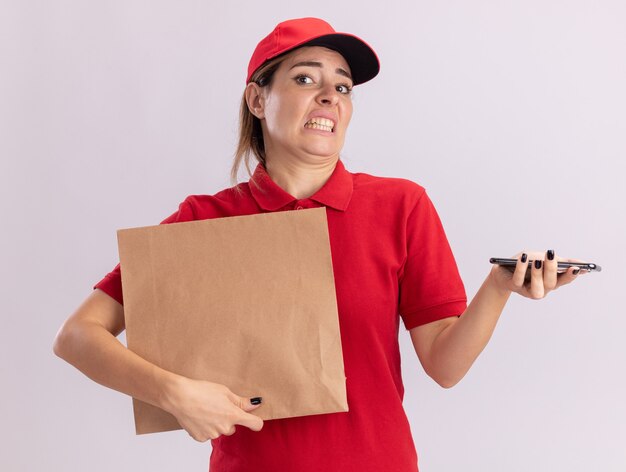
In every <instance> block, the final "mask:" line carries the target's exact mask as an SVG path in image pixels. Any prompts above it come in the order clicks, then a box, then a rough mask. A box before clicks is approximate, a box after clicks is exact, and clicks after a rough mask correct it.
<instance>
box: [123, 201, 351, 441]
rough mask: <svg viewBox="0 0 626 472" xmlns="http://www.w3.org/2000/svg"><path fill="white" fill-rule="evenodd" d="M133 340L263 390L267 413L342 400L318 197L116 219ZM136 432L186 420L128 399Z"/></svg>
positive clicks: (211, 375) (153, 356) (199, 371)
mask: <svg viewBox="0 0 626 472" xmlns="http://www.w3.org/2000/svg"><path fill="white" fill-rule="evenodd" d="M117 234H118V243H119V255H120V263H121V271H122V287H123V296H124V316H125V319H126V340H127V344H128V348H129V349H130V350H132V351H133V352H135V353H137V354H138V355H140V356H141V357H143V358H144V359H147V360H148V361H150V362H152V363H154V364H156V365H158V366H160V367H162V368H164V369H166V370H169V371H171V372H175V373H177V374H180V375H184V376H186V377H190V378H193V379H202V380H208V381H211V382H217V383H221V384H224V385H226V386H227V387H229V388H230V389H231V390H232V391H233V392H235V393H236V394H238V395H241V396H243V397H255V396H261V397H263V404H262V406H260V407H259V408H258V409H256V410H254V412H253V414H255V415H257V416H259V417H260V418H262V419H263V420H271V419H278V418H289V417H294V416H305V415H316V414H325V413H338V412H346V411H348V402H347V397H346V377H345V372H344V364H343V356H342V350H341V336H340V332H339V319H338V314H337V299H336V292H335V283H334V278H333V268H332V259H331V252H330V243H329V237H328V224H327V219H326V209H325V208H323V207H322V208H313V209H306V210H300V211H280V212H273V213H264V214H258V215H247V216H233V217H226V218H215V219H208V220H200V221H191V222H185V223H175V224H167V225H158V226H147V227H142V228H130V229H121V230H119V231H118V233H117ZM133 410H134V416H135V429H136V433H137V434H144V433H154V432H160V431H171V430H175V429H182V428H181V426H180V425H179V424H178V422H177V421H176V418H175V417H174V416H172V415H170V414H169V413H167V412H165V411H163V410H161V409H160V408H157V407H155V406H153V405H150V404H148V403H145V402H142V401H139V400H137V399H133Z"/></svg>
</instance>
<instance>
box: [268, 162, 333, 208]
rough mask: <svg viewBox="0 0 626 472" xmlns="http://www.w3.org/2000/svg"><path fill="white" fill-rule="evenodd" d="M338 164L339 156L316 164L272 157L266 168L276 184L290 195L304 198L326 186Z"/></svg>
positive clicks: (300, 198)
mask: <svg viewBox="0 0 626 472" xmlns="http://www.w3.org/2000/svg"><path fill="white" fill-rule="evenodd" d="M336 165H337V158H334V159H331V160H328V161H323V162H319V163H316V164H305V163H302V162H294V161H281V160H280V159H277V158H272V159H267V160H266V166H265V169H266V170H267V173H268V175H269V176H270V177H271V178H272V180H273V181H274V182H275V183H276V185H278V186H279V187H280V188H282V189H283V190H284V191H285V192H287V193H288V194H289V195H292V196H293V197H295V198H297V199H299V200H302V199H304V198H309V197H310V196H312V195H314V194H315V193H316V192H317V191H318V190H319V189H320V188H322V187H323V186H324V184H325V183H326V181H327V180H328V179H329V178H330V176H331V175H332V173H333V171H334V170H335V166H336Z"/></svg>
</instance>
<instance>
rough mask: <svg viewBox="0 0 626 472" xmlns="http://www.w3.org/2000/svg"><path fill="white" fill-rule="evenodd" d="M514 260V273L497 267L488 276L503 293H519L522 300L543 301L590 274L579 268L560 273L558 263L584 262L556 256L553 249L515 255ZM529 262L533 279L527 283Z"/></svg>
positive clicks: (571, 268)
mask: <svg viewBox="0 0 626 472" xmlns="http://www.w3.org/2000/svg"><path fill="white" fill-rule="evenodd" d="M524 254H525V255H526V257H525V258H524V257H523V256H524ZM513 258H514V259H517V265H516V266H515V271H514V272H511V271H510V270H508V269H507V268H505V267H502V266H499V265H496V264H494V266H493V267H492V268H491V273H490V274H489V276H490V277H491V279H492V280H493V282H494V283H495V284H496V285H497V286H498V288H500V289H501V290H503V291H507V290H508V291H511V292H516V293H519V294H520V295H522V296H523V297H527V298H532V299H533V300H539V299H541V298H544V297H545V296H546V295H547V294H548V293H550V292H551V291H552V290H556V289H557V288H559V287H561V286H563V285H566V284H569V283H570V282H573V281H574V280H576V278H578V276H579V275H583V274H586V273H587V271H586V270H584V269H579V268H577V267H570V268H569V269H567V271H566V272H561V273H557V263H558V262H581V263H583V262H584V261H581V260H579V259H565V258H562V257H556V256H555V254H554V251H552V250H549V251H547V252H545V253H542V252H528V253H521V252H520V253H518V254H516V255H515V256H513ZM522 260H523V262H522ZM529 260H533V261H535V263H533V267H532V268H531V269H530V271H531V275H530V280H525V276H526V268H527V267H528V261H529Z"/></svg>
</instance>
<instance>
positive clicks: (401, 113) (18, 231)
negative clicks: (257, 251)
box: [0, 0, 626, 472]
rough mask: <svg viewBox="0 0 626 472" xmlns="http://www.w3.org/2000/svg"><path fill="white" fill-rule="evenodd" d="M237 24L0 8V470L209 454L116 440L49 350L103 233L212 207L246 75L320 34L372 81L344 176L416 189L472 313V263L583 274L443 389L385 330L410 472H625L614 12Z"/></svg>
mask: <svg viewBox="0 0 626 472" xmlns="http://www.w3.org/2000/svg"><path fill="white" fill-rule="evenodd" d="M252 5H253V3H252V2H250V3H246V2H241V1H230V2H208V1H189V0H183V1H177V2H165V1H162V0H158V1H155V0H150V1H147V0H143V1H140V0H124V1H121V0H109V1H106V2H94V1H77V0H64V1H55V2H49V1H44V0H41V1H33V0H20V1H18V0H14V1H4V2H2V4H1V6H0V61H1V62H0V157H1V164H0V192H1V195H0V196H1V198H0V205H1V207H0V211H1V215H2V220H3V223H2V231H1V232H0V238H1V240H0V242H1V248H2V254H3V258H2V264H1V265H0V277H1V284H0V286H1V287H2V293H1V296H2V299H1V302H2V312H1V316H2V327H3V329H2V333H1V336H2V341H1V342H0V354H1V355H2V374H1V379H2V390H1V391H2V393H1V397H0V398H1V401H0V409H1V410H0V418H2V424H3V426H2V431H1V433H0V434H1V435H2V437H1V438H0V439H1V441H0V443H1V444H2V448H0V449H1V451H0V469H2V470H6V471H35V470H54V471H87V470H89V471H91V472H98V471H110V470H115V469H118V470H124V471H126V470H128V471H135V470H155V471H157V470H158V471H166V470H188V471H192V470H198V471H200V470H206V468H207V462H208V457H209V454H210V444H209V443H197V442H195V441H194V440H192V439H191V438H190V437H189V436H188V435H187V434H186V433H185V432H184V431H177V432H170V433H162V434H154V435H144V436H135V434H134V424H133V419H132V405H131V399H130V398H128V397H127V396H125V395H123V394H120V393H118V392H115V391H113V390H110V389H107V388H103V387H102V386H100V385H98V384H96V383H94V382H92V381H91V380H89V379H88V378H87V377H85V376H84V375H83V374H81V373H80V372H79V371H77V370H75V369H74V368H73V367H71V366H70V365H69V364H66V363H65V362H63V361H62V360H60V359H59V358H57V357H56V356H54V355H53V353H52V342H53V340H54V336H55V334H56V332H57V330H58V328H59V327H60V326H61V324H62V322H63V321H64V319H65V318H67V317H68V316H69V315H70V314H71V313H72V312H73V310H74V309H76V307H77V306H78V305H79V304H80V302H81V301H82V300H83V299H84V298H85V297H86V296H87V295H88V294H89V293H90V291H91V287H92V285H93V284H94V283H95V282H97V281H98V280H99V279H100V278H101V277H102V276H103V275H104V274H105V273H106V272H108V271H109V270H111V269H112V268H113V266H114V265H115V264H116V262H117V245H116V235H115V231H116V230H117V229H119V228H125V227H134V226H144V225H151V224H156V223H158V222H159V221H161V220H162V219H163V218H165V217H166V216H168V215H169V214H170V213H172V212H173V211H174V210H176V208H177V206H178V203H179V202H180V201H182V200H183V199H184V198H185V197H186V196H187V195H189V194H198V193H205V194H213V193H216V192H217V191H219V190H221V189H223V188H225V187H228V186H230V184H229V182H228V171H229V167H230V161H231V158H232V154H233V150H234V145H235V139H236V129H237V112H238V106H239V101H240V97H241V93H242V91H243V88H244V82H245V75H246V68H247V63H248V60H249V57H250V54H251V53H252V51H253V49H254V47H255V46H256V43H257V42H258V41H259V40H260V39H261V38H262V37H264V36H265V35H266V34H267V33H269V31H270V30H271V29H272V28H273V27H274V25H275V24H276V23H278V22H279V21H281V20H283V19H287V18H297V17H302V16H318V17H322V18H325V19H327V20H328V21H329V22H330V23H331V24H333V26H334V27H335V28H336V29H337V30H339V31H347V32H351V33H354V34H357V35H359V36H361V37H363V38H364V39H366V40H367V41H368V42H369V43H370V44H371V45H372V46H373V47H374V48H375V50H376V51H377V52H378V54H379V57H380V60H381V64H382V70H381V73H380V75H379V76H378V77H377V78H376V79H375V80H374V81H372V82H370V83H368V84H364V85H362V86H359V87H357V88H356V89H355V96H354V106H355V112H354V118H353V122H352V125H351V128H350V132H349V135H348V140H347V143H346V146H345V149H344V152H343V155H342V158H343V160H344V163H345V165H346V168H347V169H348V170H350V171H352V172H367V173H371V174H374V175H380V176H395V177H405V178H408V179H411V180H414V181H416V182H418V183H420V184H421V185H423V186H425V187H426V189H427V190H428V192H429V195H430V196H431V198H432V200H433V201H434V203H435V205H436V207H437V209H438V211H439V214H440V216H441V218H442V220H443V223H444V227H445V229H446V231H447V234H448V237H449V240H450V243H451V245H452V248H453V251H454V253H455V256H456V258H457V262H458V265H459V268H460V271H461V275H462V277H463V280H464V282H465V284H466V289H467V292H468V295H469V296H470V297H472V296H473V295H474V294H475V292H476V291H477V289H478V288H479V286H480V284H481V283H482V281H483V280H484V278H485V276H486V275H487V273H488V271H489V269H490V265H489V264H488V259H489V257H491V256H499V257H508V256H511V255H513V254H515V253H517V252H518V251H521V250H524V249H527V250H542V251H543V250H546V249H549V248H554V249H555V250H556V253H557V255H561V256H565V257H576V258H580V259H584V260H588V261H591V262H596V263H598V264H600V265H602V266H603V267H604V271H603V272H601V273H599V274H590V275H587V276H585V277H583V278H580V279H579V280H578V281H576V282H575V283H574V284H572V285H569V286H566V287H564V288H563V289H561V290H558V291H556V292H554V293H551V294H550V295H549V296H548V297H547V298H546V299H544V300H540V301H533V300H528V299H523V298H521V297H519V296H517V295H513V296H512V297H511V299H510V301H509V303H508V305H507V307H506V308H505V312H504V314H503V316H502V318H501V320H500V323H499V325H498V327H497V329H496V332H495V334H494V336H493V338H492V340H491V342H490V344H489V345H488V346H487V348H486V350H485V351H484V352H483V354H482V355H481V356H480V357H479V359H478V360H477V362H476V364H475V365H474V367H473V368H472V370H471V371H470V372H469V374H468V375H467V376H466V378H465V379H464V380H463V381H462V382H461V383H460V384H459V385H457V386H456V387H454V388H453V389H450V390H444V389H441V388H440V387H438V386H437V385H436V384H435V383H434V382H433V381H432V380H430V379H429V378H428V377H427V376H426V375H425V374H424V372H423V371H422V369H421V367H420V365H419V363H418V361H417V358H416V356H415V353H414V352H413V349H412V347H411V343H410V338H409V336H408V333H407V332H406V331H404V330H403V328H401V332H400V337H401V344H402V354H403V372H404V381H405V386H406V394H405V407H406V410H407V414H408V417H409V419H410V422H411V425H412V430H413V434H414V439H415V443H416V448H417V451H418V454H419V457H420V467H421V470H422V471H424V472H436V471H442V472H447V471H508V472H515V471H520V472H521V471H528V470H532V471H555V470H567V471H589V470H601V471H603V472H609V471H624V470H626V403H625V401H624V399H625V398H626V379H625V376H626V369H625V363H626V362H625V359H626V343H625V342H624V333H625V332H626V321H625V320H624V309H623V308H622V307H621V302H620V301H621V298H622V295H623V291H624V283H625V282H626V277H625V272H626V263H625V262H626V261H625V258H624V252H623V243H624V241H625V236H626V228H625V226H626V224H625V217H624V215H625V214H626V212H625V208H624V206H625V205H624V202H625V201H626V198H625V197H626V195H625V193H626V192H625V190H624V185H623V179H624V165H623V160H624V158H625V157H626V113H625V110H626V28H625V27H624V25H626V6H625V4H624V3H623V2H622V1H618V0H615V1H609V0H598V1H594V2H589V1H580V0H576V1H572V0H570V1H564V0H563V1H553V0H548V1H546V0H543V1H538V0H526V1H495V0H493V1H487V0H482V1H438V2H430V1H423V0H420V1H410V2H409V1H407V2H401V1H396V0H390V1H385V2H379V3H374V2H372V3H370V4H365V3H364V2H362V1H356V0H345V1H343V2H329V1H325V0H317V1H315V2H311V3H302V2H288V1H286V0H285V1H277V0H268V1H265V2H255V3H254V6H252ZM240 180H243V181H245V180H247V176H246V175H245V174H244V173H242V174H241V177H240ZM121 338H122V340H123V336H122V337H121Z"/></svg>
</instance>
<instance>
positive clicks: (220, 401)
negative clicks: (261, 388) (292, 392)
mask: <svg viewBox="0 0 626 472" xmlns="http://www.w3.org/2000/svg"><path fill="white" fill-rule="evenodd" d="M124 328H125V324H124V308H123V307H122V305H120V304H119V303H118V302H117V301H115V300H114V299H112V298H111V297H109V296H108V295H107V294H105V293H104V292H102V291H101V290H94V292H93V293H91V295H90V296H89V297H88V298H87V299H86V300H85V301H84V303H83V304H82V305H81V306H80V307H79V308H78V309H77V310H76V312H75V313H74V314H72V315H71V316H70V317H69V318H68V319H67V320H66V321H65V323H64V324H63V326H62V327H61V329H60V330H59V332H58V333H57V336H56V339H55V340H54V346H53V350H54V353H55V354H56V355H57V356H59V357H61V358H62V359H64V360H66V361H67V362H69V363H70V364H72V365H73V366H75V367H76V368H77V369H78V370H80V371H81V372H83V373H84V374H85V375H87V376H88V377H89V378H91V379H92V380H94V381H96V382H98V383H99V384H101V385H104V386H106V387H109V388H112V389H114V390H117V391H119V392H122V393H126V394H127V395H131V396H133V397H134V398H137V399H139V400H142V401H144V402H146V403H150V404H152V405H155V406H157V407H159V408H161V409H163V410H165V411H168V412H169V413H171V414H173V415H174V416H176V418H177V419H178V421H179V423H180V424H181V426H182V427H183V428H184V429H185V430H187V432H188V433H189V434H190V435H191V436H192V437H193V438H194V439H196V440H199V441H206V440H207V439H209V438H211V439H215V438H216V437H218V436H219V435H220V434H233V433H234V432H235V429H234V424H235V423H236V424H242V425H244V426H247V427H249V428H250V429H253V430H255V431H259V430H260V429H261V428H262V425H263V421H262V420H261V419H260V418H259V417H257V416H254V415H251V414H249V413H246V411H251V410H253V409H255V408H257V407H258V405H256V406H255V405H251V404H250V403H249V400H248V399H243V398H241V397H239V396H237V395H235V394H234V393H232V392H231V391H230V390H229V389H228V388H227V387H225V386H224V385H221V384H216V383H212V382H206V381H198V380H192V379H188V378H186V377H183V376H180V375H177V374H174V373H172V372H169V371H166V370H164V369H162V368H160V367H158V366H156V365H154V364H152V363H151V362H148V361H147V360H145V359H143V358H142V357H140V356H138V355H137V354H135V353H133V352H132V351H130V350H129V349H127V348H126V347H125V346H124V345H123V344H122V343H120V342H119V341H118V340H117V338H116V336H117V335H119V333H121V332H122V331H123V330H124ZM244 409H245V411H242V410H244Z"/></svg>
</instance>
